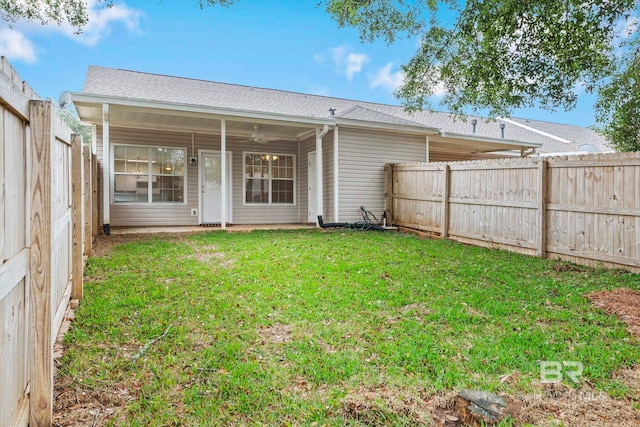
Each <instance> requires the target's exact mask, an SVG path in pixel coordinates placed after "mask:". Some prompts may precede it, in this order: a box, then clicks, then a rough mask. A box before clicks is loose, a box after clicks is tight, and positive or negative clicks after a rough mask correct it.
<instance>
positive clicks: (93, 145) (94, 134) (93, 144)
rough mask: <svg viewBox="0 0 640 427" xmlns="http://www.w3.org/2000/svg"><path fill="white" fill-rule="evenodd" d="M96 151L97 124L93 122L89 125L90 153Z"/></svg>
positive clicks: (95, 152)
mask: <svg viewBox="0 0 640 427" xmlns="http://www.w3.org/2000/svg"><path fill="white" fill-rule="evenodd" d="M97 153H98V126H97V125H96V124H95V123H93V124H92V125H91V154H97Z"/></svg>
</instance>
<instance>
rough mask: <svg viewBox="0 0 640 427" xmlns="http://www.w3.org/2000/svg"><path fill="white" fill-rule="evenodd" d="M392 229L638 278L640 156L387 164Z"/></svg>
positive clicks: (586, 156) (639, 254) (595, 155)
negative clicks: (607, 269) (624, 271)
mask: <svg viewBox="0 0 640 427" xmlns="http://www.w3.org/2000/svg"><path fill="white" fill-rule="evenodd" d="M386 176H387V178H386V206H387V208H388V209H389V210H390V211H391V212H392V218H393V222H394V224H396V225H398V226H401V227H407V228H411V229H415V230H422V231H426V232H429V233H433V234H437V235H440V236H442V237H448V238H450V239H454V240H458V241H461V242H464V243H469V244H474V245H479V246H488V247H493V248H500V249H507V250H510V251H514V252H520V253H524V254H528V255H535V256H539V257H547V258H559V259H564V260H568V261H572V262H575V263H578V264H584V265H590V266H605V267H617V268H627V269H629V270H632V271H635V272H640V152H637V153H614V154H593V155H584V156H563V157H552V158H513V159H496V160H482V161H468V162H451V163H411V164H409V163H407V164H388V165H386Z"/></svg>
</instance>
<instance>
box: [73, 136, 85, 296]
mask: <svg viewBox="0 0 640 427" xmlns="http://www.w3.org/2000/svg"><path fill="white" fill-rule="evenodd" d="M71 165H72V167H71V221H72V225H71V230H72V234H71V241H72V242H73V244H72V246H71V247H72V252H71V253H72V255H71V256H72V258H71V271H72V273H71V277H72V284H71V299H78V300H79V299H82V237H83V236H84V233H83V232H82V188H83V182H82V181H83V179H82V136H80V135H71Z"/></svg>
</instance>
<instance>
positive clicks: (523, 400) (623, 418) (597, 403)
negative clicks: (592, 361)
mask: <svg viewBox="0 0 640 427" xmlns="http://www.w3.org/2000/svg"><path fill="white" fill-rule="evenodd" d="M518 402H519V403H520V405H521V409H520V413H519V416H518V420H519V421H520V422H522V423H527V424H532V425H535V426H539V427H547V426H548V427H552V426H566V427H584V426H589V427H610V426H620V427H633V426H636V427H637V426H639V425H640V412H639V411H638V410H636V409H634V408H633V406H632V404H631V403H630V402H628V401H624V400H614V399H612V398H611V397H610V396H609V395H608V394H606V393H604V392H598V391H596V390H595V389H593V388H591V387H589V386H588V385H583V386H582V387H580V388H579V389H572V388H569V387H567V386H565V385H563V384H544V385H542V386H540V387H538V389H537V391H536V392H535V393H532V394H525V395H521V396H518Z"/></svg>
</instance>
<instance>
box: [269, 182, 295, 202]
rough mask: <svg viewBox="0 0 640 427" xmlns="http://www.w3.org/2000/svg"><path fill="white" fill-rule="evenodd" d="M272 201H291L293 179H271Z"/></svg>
mask: <svg viewBox="0 0 640 427" xmlns="http://www.w3.org/2000/svg"><path fill="white" fill-rule="evenodd" d="M271 191H272V192H273V194H272V195H271V201H272V202H273V203H293V181H289V180H286V181H285V180H275V179H274V180H273V182H272V183H271Z"/></svg>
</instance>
